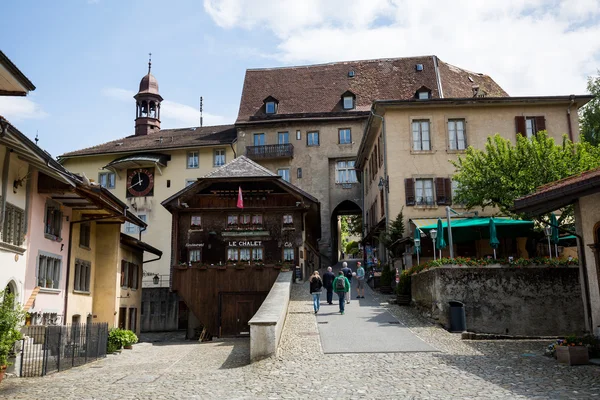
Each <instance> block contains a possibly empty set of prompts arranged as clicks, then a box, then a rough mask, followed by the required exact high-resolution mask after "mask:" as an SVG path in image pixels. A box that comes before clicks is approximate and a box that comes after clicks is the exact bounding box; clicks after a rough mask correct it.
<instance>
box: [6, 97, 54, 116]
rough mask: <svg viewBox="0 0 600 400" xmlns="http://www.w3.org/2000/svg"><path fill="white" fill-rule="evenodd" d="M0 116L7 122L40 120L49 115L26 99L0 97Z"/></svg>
mask: <svg viewBox="0 0 600 400" xmlns="http://www.w3.org/2000/svg"><path fill="white" fill-rule="evenodd" d="M0 115H2V116H3V117H5V118H6V119H8V120H9V121H14V122H17V121H22V120H25V119H42V118H46V117H47V116H48V115H49V114H48V113H47V112H45V111H44V110H42V108H41V107H40V105H39V104H37V103H35V102H34V101H32V100H30V99H28V98H26V97H12V96H0Z"/></svg>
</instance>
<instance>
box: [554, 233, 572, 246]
mask: <svg viewBox="0 0 600 400" xmlns="http://www.w3.org/2000/svg"><path fill="white" fill-rule="evenodd" d="M558 244H559V245H561V246H565V247H575V246H577V236H575V235H568V236H561V237H559V238H558Z"/></svg>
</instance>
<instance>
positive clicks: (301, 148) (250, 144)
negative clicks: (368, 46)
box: [236, 56, 506, 263]
mask: <svg viewBox="0 0 600 400" xmlns="http://www.w3.org/2000/svg"><path fill="white" fill-rule="evenodd" d="M474 86H475V87H477V91H478V92H479V93H480V94H483V93H486V94H489V95H494V96H505V95H506V93H505V92H504V91H503V90H502V88H500V87H499V86H498V85H497V84H496V83H495V82H494V81H493V80H492V79H491V78H490V77H488V76H486V75H484V74H478V73H471V72H469V71H466V70H463V69H461V68H457V67H454V66H452V65H449V64H446V63H444V62H442V61H441V60H439V59H438V58H437V57H436V56H422V57H407V58H394V59H378V60H367V61H348V62H337V63H329V64H320V65H309V66H298V67H285V68H265V69H250V70H247V71H246V77H245V80H244V88H243V91H242V98H241V102H240V110H239V114H238V118H237V121H236V127H237V130H238V135H237V140H238V142H237V148H238V153H239V154H244V155H246V156H247V157H249V158H251V159H253V160H255V161H257V162H259V163H260V164H261V165H263V166H265V167H267V168H269V169H270V170H271V171H273V172H276V173H278V174H279V175H281V176H282V177H283V178H284V179H286V180H288V181H289V182H291V183H292V184H294V185H296V186H298V187H299V188H301V189H302V190H304V191H306V192H308V193H310V194H312V195H313V196H315V197H316V198H317V199H318V200H319V202H320V203H321V238H320V241H319V251H320V253H321V256H322V257H321V258H322V260H323V261H324V262H326V263H335V262H336V261H337V260H338V259H339V256H340V252H341V248H340V243H339V242H340V241H339V233H338V232H337V230H338V217H339V216H340V215H344V214H360V213H361V212H362V210H363V209H364V207H363V201H362V193H361V187H360V185H359V184H358V180H357V176H356V171H355V160H356V154H357V152H358V149H359V146H360V143H361V141H362V139H363V131H364V128H365V124H366V122H367V120H368V119H369V116H370V110H371V105H372V103H373V101H375V100H378V99H399V98H400V99H420V98H429V99H438V98H443V97H448V96H451V97H467V96H472V93H473V90H474V89H473V87H474ZM367 205H370V204H367Z"/></svg>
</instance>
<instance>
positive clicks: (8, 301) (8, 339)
mask: <svg viewBox="0 0 600 400" xmlns="http://www.w3.org/2000/svg"><path fill="white" fill-rule="evenodd" d="M24 317H25V312H24V311H23V310H22V309H21V305H20V304H18V303H16V302H15V297H14V295H12V294H9V295H7V294H5V293H4V292H0V366H3V365H8V355H9V353H10V351H11V350H12V348H13V345H14V344H15V342H16V341H17V340H19V339H21V332H19V330H18V329H17V328H18V327H19V326H20V325H21V324H22V323H23V318H24Z"/></svg>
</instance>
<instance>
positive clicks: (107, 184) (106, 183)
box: [98, 172, 116, 189]
mask: <svg viewBox="0 0 600 400" xmlns="http://www.w3.org/2000/svg"><path fill="white" fill-rule="evenodd" d="M115 182H116V175H115V173H114V172H100V173H99V174H98V183H100V186H102V187H103V188H106V189H114V188H115Z"/></svg>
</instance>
